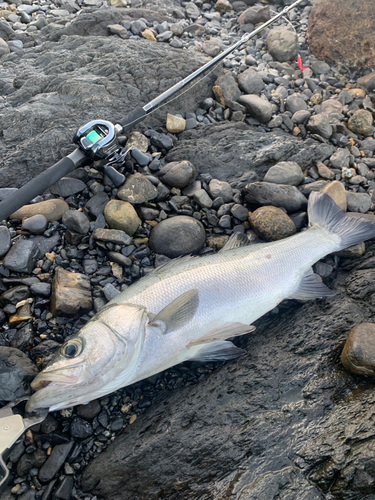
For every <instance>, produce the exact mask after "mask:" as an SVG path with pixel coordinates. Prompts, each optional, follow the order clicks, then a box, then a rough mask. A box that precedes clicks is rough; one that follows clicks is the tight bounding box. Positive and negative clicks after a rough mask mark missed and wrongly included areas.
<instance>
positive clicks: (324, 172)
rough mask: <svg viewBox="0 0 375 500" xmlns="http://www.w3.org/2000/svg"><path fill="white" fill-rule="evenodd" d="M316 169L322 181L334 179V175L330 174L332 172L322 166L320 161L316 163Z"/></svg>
mask: <svg viewBox="0 0 375 500" xmlns="http://www.w3.org/2000/svg"><path fill="white" fill-rule="evenodd" d="M316 168H317V170H318V173H319V175H320V177H322V178H323V179H327V180H332V179H334V178H335V174H334V173H333V172H332V170H331V169H330V168H328V167H327V166H326V165H324V163H322V162H321V161H318V162H317V163H316Z"/></svg>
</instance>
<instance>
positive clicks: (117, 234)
mask: <svg viewBox="0 0 375 500" xmlns="http://www.w3.org/2000/svg"><path fill="white" fill-rule="evenodd" d="M93 236H94V238H95V239H96V240H100V241H105V242H108V243H116V244H117V245H129V244H130V243H131V241H132V239H131V237H130V236H129V235H127V234H126V233H125V231H121V230H120V229H102V228H98V229H97V230H96V231H95V233H94V235H93Z"/></svg>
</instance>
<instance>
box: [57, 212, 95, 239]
mask: <svg viewBox="0 0 375 500" xmlns="http://www.w3.org/2000/svg"><path fill="white" fill-rule="evenodd" d="M62 223H63V224H64V225H65V226H66V227H67V228H68V229H70V230H71V231H74V232H75V233H78V234H87V233H88V232H89V229H90V221H89V219H88V218H87V215H85V214H84V213H83V212H80V211H79V210H69V211H68V212H65V214H64V215H63V218H62Z"/></svg>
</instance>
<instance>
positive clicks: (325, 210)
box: [307, 192, 375, 251]
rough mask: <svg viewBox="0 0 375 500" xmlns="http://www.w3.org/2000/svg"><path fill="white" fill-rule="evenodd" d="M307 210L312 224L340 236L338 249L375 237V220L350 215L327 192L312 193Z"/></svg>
mask: <svg viewBox="0 0 375 500" xmlns="http://www.w3.org/2000/svg"><path fill="white" fill-rule="evenodd" d="M307 212H308V216H309V222H310V225H311V226H315V227H320V228H324V229H327V230H328V231H329V232H330V233H332V234H334V235H336V236H338V237H339V239H340V241H339V242H338V247H337V249H336V251H338V250H342V249H344V248H347V247H350V246H351V245H355V244H356V243H360V242H361V241H365V240H369V239H371V238H374V237H375V224H374V223H373V222H371V221H369V220H367V219H364V218H361V217H358V218H355V217H348V216H347V215H346V214H345V213H344V212H343V211H342V210H341V209H340V208H339V207H338V206H337V205H336V203H335V202H334V201H333V199H332V198H331V197H330V196H328V195H327V194H324V193H317V192H313V193H311V194H310V197H309V204H308V209H307Z"/></svg>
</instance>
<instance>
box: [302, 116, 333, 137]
mask: <svg viewBox="0 0 375 500" xmlns="http://www.w3.org/2000/svg"><path fill="white" fill-rule="evenodd" d="M307 129H308V130H310V132H312V133H313V134H319V135H321V136H322V137H324V139H329V138H330V137H331V135H332V133H333V129H332V125H330V123H329V118H328V115H326V114H325V113H319V114H318V115H313V116H312V117H311V118H310V120H309V121H308V122H307Z"/></svg>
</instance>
